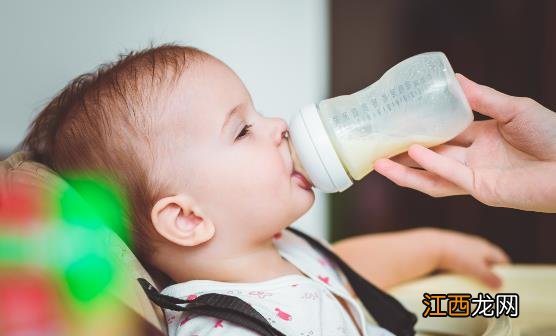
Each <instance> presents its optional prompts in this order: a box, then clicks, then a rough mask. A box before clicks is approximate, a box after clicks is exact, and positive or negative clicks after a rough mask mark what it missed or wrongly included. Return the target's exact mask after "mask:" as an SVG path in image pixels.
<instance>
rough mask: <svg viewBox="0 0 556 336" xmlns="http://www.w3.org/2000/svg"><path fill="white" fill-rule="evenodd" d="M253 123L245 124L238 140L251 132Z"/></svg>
mask: <svg viewBox="0 0 556 336" xmlns="http://www.w3.org/2000/svg"><path fill="white" fill-rule="evenodd" d="M251 126H253V125H251V124H247V125H245V126H244V127H243V128H242V129H241V132H239V134H238V135H237V137H236V140H240V139H241V138H243V137H244V136H246V135H247V134H249V129H250V128H251Z"/></svg>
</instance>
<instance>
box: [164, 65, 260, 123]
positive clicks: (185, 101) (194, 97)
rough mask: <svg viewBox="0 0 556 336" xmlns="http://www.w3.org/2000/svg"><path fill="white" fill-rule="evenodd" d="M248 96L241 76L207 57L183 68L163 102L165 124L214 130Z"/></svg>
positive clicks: (248, 97)
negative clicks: (165, 117)
mask: <svg viewBox="0 0 556 336" xmlns="http://www.w3.org/2000/svg"><path fill="white" fill-rule="evenodd" d="M250 102H251V98H250V95H249V92H248V91H247V89H246V88H245V86H244V84H243V82H242V81H241V79H240V78H239V77H238V76H237V75H236V74H235V73H234V72H233V71H232V70H231V69H230V68H229V67H228V66H227V65H225V64H224V63H222V62H221V61H219V60H217V59H215V58H210V59H205V60H203V61H201V62H196V63H195V64H192V65H191V66H189V67H188V68H187V69H185V70H184V71H183V73H182V74H181V75H180V77H179V79H178V81H177V82H176V84H175V86H174V87H173V88H172V90H171V92H170V95H169V96H168V98H167V100H166V104H165V105H166V106H164V110H165V111H164V114H165V115H166V116H167V117H168V118H167V125H170V126H171V127H176V128H182V129H183V130H184V131H187V132H191V133H193V134H195V133H199V132H207V131H217V130H218V129H219V127H220V126H221V123H222V122H223V121H224V118H225V116H226V115H227V113H228V112H229V111H231V110H232V109H234V108H235V107H236V106H238V105H240V104H249V103H250Z"/></svg>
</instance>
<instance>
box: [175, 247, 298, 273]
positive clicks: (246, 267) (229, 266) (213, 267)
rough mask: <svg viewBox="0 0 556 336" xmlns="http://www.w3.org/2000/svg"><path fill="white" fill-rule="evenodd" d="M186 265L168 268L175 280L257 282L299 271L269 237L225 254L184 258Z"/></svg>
mask: <svg viewBox="0 0 556 336" xmlns="http://www.w3.org/2000/svg"><path fill="white" fill-rule="evenodd" d="M186 265H187V266H186V267H183V265H181V267H180V265H175V266H176V267H172V269H173V270H174V272H169V273H170V274H169V275H170V276H171V277H172V279H174V281H176V282H185V281H189V280H195V279H202V280H214V281H222V282H261V281H266V280H270V279H274V278H277V277H280V276H284V275H290V274H299V275H303V274H302V273H301V272H300V271H299V270H298V269H297V268H296V267H295V266H294V265H293V264H291V263H290V262H289V261H287V260H285V259H284V258H282V256H281V255H280V253H279V252H278V250H277V249H276V247H275V246H274V244H273V243H272V241H269V242H268V244H265V245H264V246H260V247H257V248H255V249H252V250H249V251H244V253H241V254H237V255H230V256H229V257H225V258H218V259H216V258H215V259H208V258H206V257H203V258H195V257H193V258H187V263H186Z"/></svg>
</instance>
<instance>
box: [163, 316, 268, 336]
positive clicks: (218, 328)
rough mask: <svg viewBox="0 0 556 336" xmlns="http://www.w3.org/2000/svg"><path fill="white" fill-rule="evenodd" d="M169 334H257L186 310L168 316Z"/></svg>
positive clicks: (231, 323)
mask: <svg viewBox="0 0 556 336" xmlns="http://www.w3.org/2000/svg"><path fill="white" fill-rule="evenodd" d="M167 322H168V334H169V335H170V336H212V335H231V336H258V335H259V334H258V333H256V332H254V331H252V330H250V329H248V328H244V327H242V326H240V325H237V324H235V323H233V322H230V321H227V320H222V319H218V318H215V317H210V316H203V315H195V314H191V313H187V312H180V313H175V314H172V315H171V316H169V317H168V321H167Z"/></svg>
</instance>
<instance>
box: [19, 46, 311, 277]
mask: <svg viewBox="0 0 556 336" xmlns="http://www.w3.org/2000/svg"><path fill="white" fill-rule="evenodd" d="M286 130H287V125H286V123H285V122H284V121H283V120H281V119H278V118H268V117H264V116H262V115H260V114H259V113H257V111H256V110H255V108H254V106H253V103H252V101H251V97H250V95H249V92H248V91H247V89H246V88H245V86H244V85H243V83H242V82H241V80H240V79H239V78H238V77H237V75H236V74H235V73H234V72H233V71H232V70H231V69H230V68H228V67H227V66H226V65H225V64H223V63H222V62H221V61H219V60H217V59H216V58H214V57H212V56H210V55H208V54H206V53H204V52H202V51H200V50H197V49H193V48H189V47H181V46H172V45H165V46H161V47H157V48H151V49H147V50H144V51H141V52H138V53H132V54H130V55H127V56H124V57H122V58H121V59H120V60H119V61H118V62H116V63H113V64H109V65H105V66H102V67H101V68H100V69H99V70H97V71H96V72H95V73H93V74H86V75H82V76H80V77H78V78H77V79H75V80H74V81H72V82H71V83H70V84H69V85H68V86H67V87H66V88H64V89H63V90H62V92H61V93H60V94H59V95H58V96H57V97H55V98H54V99H53V101H52V102H50V103H49V104H48V105H47V106H46V108H45V109H44V110H43V111H42V112H41V113H40V114H39V116H38V117H37V118H36V120H35V121H34V123H33V124H32V125H31V128H30V131H29V134H28V135H27V137H26V139H25V141H24V146H25V148H27V149H28V150H29V151H30V152H31V153H32V154H33V155H34V157H35V159H37V160H39V161H42V162H43V163H45V164H47V165H49V166H50V167H52V168H53V169H55V170H56V171H58V172H62V173H63V172H65V171H83V172H88V171H95V172H97V173H98V172H101V173H105V174H107V175H109V176H110V177H111V178H114V179H116V182H118V183H119V184H120V185H121V186H122V187H123V189H124V191H126V194H127V197H128V200H129V207H128V208H129V214H128V216H129V218H128V220H129V222H130V223H131V230H132V233H133V237H134V247H135V252H136V253H137V254H138V255H139V256H140V258H142V260H143V261H144V262H146V263H148V264H150V265H155V266H157V267H159V268H161V269H162V271H165V272H166V273H172V272H171V270H168V269H167V268H168V267H169V266H167V265H166V264H165V260H167V259H168V258H172V256H174V255H176V256H180V257H179V258H182V256H187V255H196V256H201V255H203V256H206V257H211V258H218V256H222V257H224V256H231V255H238V254H241V253H245V252H247V251H251V250H252V249H253V248H254V247H256V246H257V245H259V244H267V243H268V242H269V241H270V239H271V238H272V236H273V234H275V233H276V232H278V231H280V230H281V229H283V228H284V227H286V226H288V225H289V224H291V223H292V222H293V221H294V220H295V219H297V218H298V217H300V216H301V215H302V214H303V213H305V212H306V211H307V210H308V209H309V208H310V207H311V205H312V203H313V201H314V194H313V192H312V191H311V190H310V188H309V189H306V188H303V186H302V185H303V184H302V183H299V180H298V179H297V178H295V177H293V176H292V169H293V164H292V159H291V155H290V152H289V149H288V143H287V140H286V138H285V136H286ZM170 275H171V274H170Z"/></svg>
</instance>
